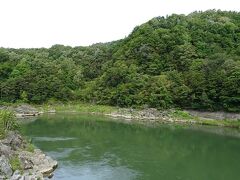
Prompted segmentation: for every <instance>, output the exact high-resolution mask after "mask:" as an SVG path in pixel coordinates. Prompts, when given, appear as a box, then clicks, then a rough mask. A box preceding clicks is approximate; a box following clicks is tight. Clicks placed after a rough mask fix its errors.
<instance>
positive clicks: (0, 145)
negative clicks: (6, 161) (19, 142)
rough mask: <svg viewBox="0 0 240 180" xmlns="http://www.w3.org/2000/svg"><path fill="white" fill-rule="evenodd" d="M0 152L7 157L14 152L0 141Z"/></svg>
mask: <svg viewBox="0 0 240 180" xmlns="http://www.w3.org/2000/svg"><path fill="white" fill-rule="evenodd" d="M0 154H2V155H5V156H6V157H7V158H9V157H10V156H11V155H13V154H14V152H13V151H12V150H11V147H10V146H7V145H5V144H3V143H1V142H0Z"/></svg>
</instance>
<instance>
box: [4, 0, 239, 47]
mask: <svg viewBox="0 0 240 180" xmlns="http://www.w3.org/2000/svg"><path fill="white" fill-rule="evenodd" d="M207 9H221V10H234V11H240V0H0V47H11V48H32V47H50V46H52V45H54V44H63V45H70V46H86V45H91V44H93V43H98V42H108V41H113V40H118V39H122V38H124V37H125V36H127V35H129V33H131V31H132V30H133V28H134V27H135V26H137V25H140V24H142V23H144V22H146V21H148V20H150V19H152V18H153V17H156V16H166V15H171V14H173V13H177V14H189V13H191V12H193V11H195V10H207Z"/></svg>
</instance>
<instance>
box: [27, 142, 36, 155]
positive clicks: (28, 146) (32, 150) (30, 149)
mask: <svg viewBox="0 0 240 180" xmlns="http://www.w3.org/2000/svg"><path fill="white" fill-rule="evenodd" d="M34 149H35V147H34V145H33V144H31V143H30V142H28V143H27V145H26V148H25V150H26V151H28V152H32V153H33V152H34Z"/></svg>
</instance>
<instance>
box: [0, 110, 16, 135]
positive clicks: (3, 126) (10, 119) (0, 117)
mask: <svg viewBox="0 0 240 180" xmlns="http://www.w3.org/2000/svg"><path fill="white" fill-rule="evenodd" d="M17 128H18V123H17V121H16V118H15V116H14V114H13V112H11V111H7V110H0V137H3V136H4V135H5V133H6V131H11V130H16V129H17Z"/></svg>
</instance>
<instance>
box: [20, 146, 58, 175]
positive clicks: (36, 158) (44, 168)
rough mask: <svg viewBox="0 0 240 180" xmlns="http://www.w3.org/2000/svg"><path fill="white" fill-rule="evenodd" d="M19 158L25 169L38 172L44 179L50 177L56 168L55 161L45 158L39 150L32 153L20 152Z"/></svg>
mask: <svg viewBox="0 0 240 180" xmlns="http://www.w3.org/2000/svg"><path fill="white" fill-rule="evenodd" d="M19 158H20V160H21V162H23V164H25V167H24V168H25V169H33V171H35V172H40V173H41V174H43V176H45V177H48V176H49V175H51V173H52V172H53V171H54V170H55V169H56V168H57V161H55V160H53V159H52V158H50V157H49V156H46V155H45V154H44V153H43V152H42V151H41V150H39V149H35V150H34V152H33V153H32V152H27V151H22V152H20V153H19Z"/></svg>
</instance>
